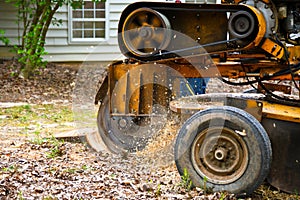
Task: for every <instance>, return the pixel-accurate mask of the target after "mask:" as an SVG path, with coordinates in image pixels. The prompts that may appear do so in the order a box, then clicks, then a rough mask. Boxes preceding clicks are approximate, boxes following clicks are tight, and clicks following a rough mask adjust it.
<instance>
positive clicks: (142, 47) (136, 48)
mask: <svg viewBox="0 0 300 200" xmlns="http://www.w3.org/2000/svg"><path fill="white" fill-rule="evenodd" d="M170 28H171V26H170V22H169V20H168V19H167V18H166V17H165V16H164V15H163V14H161V13H159V12H158V11H155V10H153V9H150V8H139V9H137V10H135V11H134V12H132V13H131V14H130V15H129V16H128V17H127V18H126V20H125V22H124V24H123V29H122V36H121V37H122V40H121V41H122V42H123V44H124V45H125V46H126V48H127V50H128V52H126V53H128V54H129V55H132V56H134V57H139V58H148V57H150V56H151V55H154V54H157V53H158V52H159V51H160V50H162V49H165V48H167V46H168V44H169V42H170V38H171V34H170V33H171V32H170V31H169V29H170Z"/></svg>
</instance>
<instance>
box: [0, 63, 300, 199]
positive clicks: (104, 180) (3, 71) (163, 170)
mask: <svg viewBox="0 0 300 200" xmlns="http://www.w3.org/2000/svg"><path fill="white" fill-rule="evenodd" d="M76 66H77V67H75V68H72V67H70V66H66V65H60V64H53V63H50V64H48V65H47V67H46V68H44V69H40V70H39V74H38V75H36V76H34V77H33V78H32V79H29V80H26V79H24V78H22V76H21V75H20V74H19V70H18V65H17V64H16V63H15V62H13V61H5V62H2V64H0V104H1V103H2V105H3V103H8V102H10V103H25V105H27V104H45V103H48V104H60V105H65V106H67V107H69V108H70V109H72V103H74V102H73V95H74V88H75V84H76V82H77V81H78V80H76V75H77V74H78V70H79V68H78V65H76ZM104 71H105V70H104V69H100V73H101V72H104ZM100 79H101V77H95V81H96V80H100ZM82 81H84V80H82ZM218 88H220V86H218V84H216V83H210V87H209V90H211V91H213V90H216V89H218ZM228 88H229V89H228V90H229V91H230V90H232V89H231V88H230V87H228ZM5 105H7V104H5ZM41 112H42V111H41ZM55 112H58V110H55V108H54V109H53V113H55ZM0 120H5V118H4V119H0ZM8 126H9V125H8ZM74 128H75V127H74ZM177 129H178V125H177V124H176V123H173V122H169V123H168V124H166V127H165V129H164V130H161V134H160V138H159V139H158V140H154V141H153V142H152V143H151V144H150V145H149V146H148V147H147V148H146V149H145V150H143V151H142V152H138V153H136V154H122V155H115V154H110V153H107V152H96V151H94V150H93V149H91V148H89V147H88V145H87V144H86V143H84V141H83V140H76V141H73V142H69V141H60V140H57V139H55V138H52V139H48V140H43V139H41V138H38V140H35V141H32V138H31V139H29V137H25V136H24V135H23V136H22V134H20V133H19V130H15V129H13V127H11V129H10V131H3V130H4V129H1V130H2V131H0V135H1V137H0V139H1V141H0V146H1V151H0V199H223V200H225V199H227V200H229V199H249V200H250V199H297V198H298V195H288V194H285V193H283V192H280V191H278V190H277V189H275V188H273V187H272V186H270V185H268V184H267V183H265V184H264V185H262V186H261V187H260V188H258V189H257V190H256V191H255V192H254V194H253V195H252V196H249V197H244V198H239V197H237V196H235V195H233V194H228V193H226V192H216V193H207V191H205V190H203V189H201V188H194V189H192V190H188V189H187V188H186V187H184V184H183V183H182V180H181V177H180V176H179V174H178V172H177V170H176V166H175V164H174V161H173V151H172V150H173V142H174V137H175V135H176V130H177ZM34 131H35V130H32V132H34ZM41 131H43V129H41ZM35 139H37V138H36V137H35ZM161 141H167V142H164V143H161Z"/></svg>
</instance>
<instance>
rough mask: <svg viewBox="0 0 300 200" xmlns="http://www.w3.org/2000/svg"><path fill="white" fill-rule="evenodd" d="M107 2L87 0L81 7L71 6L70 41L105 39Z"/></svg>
mask: <svg viewBox="0 0 300 200" xmlns="http://www.w3.org/2000/svg"><path fill="white" fill-rule="evenodd" d="M106 7H107V6H106V3H105V2H98V3H95V2H92V1H88V0H85V2H84V5H83V6H82V7H81V8H77V9H72V8H70V12H69V13H70V21H69V22H70V41H71V42H96V41H103V40H105V39H106V37H107V33H106V28H105V27H106V21H105V19H106Z"/></svg>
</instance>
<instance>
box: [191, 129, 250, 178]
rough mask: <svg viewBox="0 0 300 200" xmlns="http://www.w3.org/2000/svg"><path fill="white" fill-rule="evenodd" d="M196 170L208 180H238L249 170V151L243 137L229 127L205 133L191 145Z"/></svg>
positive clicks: (208, 130)
mask: <svg viewBox="0 0 300 200" xmlns="http://www.w3.org/2000/svg"><path fill="white" fill-rule="evenodd" d="M192 162H193V165H194V167H195V169H196V171H197V172H198V173H199V174H200V175H201V176H202V177H206V178H207V179H208V180H209V181H211V182H213V183H217V184H226V183H229V182H232V181H235V180H237V179H238V178H239V177H241V176H242V175H243V173H244V171H245V170H246V167H247V163H248V150H247V147H246V144H245V143H244V141H243V140H242V138H241V136H239V135H238V134H236V133H234V131H232V130H229V129H226V128H213V129H212V130H211V129H207V130H205V131H203V132H202V133H201V134H199V135H198V136H197V138H196V139H195V140H194V143H193V145H192Z"/></svg>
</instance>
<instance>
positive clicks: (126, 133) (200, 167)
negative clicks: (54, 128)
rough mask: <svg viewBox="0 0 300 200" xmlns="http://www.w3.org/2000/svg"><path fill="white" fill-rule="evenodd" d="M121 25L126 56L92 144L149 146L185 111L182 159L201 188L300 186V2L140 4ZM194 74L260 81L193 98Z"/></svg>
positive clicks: (108, 87)
mask: <svg viewBox="0 0 300 200" xmlns="http://www.w3.org/2000/svg"><path fill="white" fill-rule="evenodd" d="M118 33H119V35H118V43H119V47H120V50H121V52H122V54H123V55H124V57H125V59H124V60H122V61H116V62H114V63H112V64H111V65H110V66H109V67H108V70H107V76H106V77H105V79H104V80H103V83H102V85H101V87H100V89H99V91H98V93H97V95H96V98H95V102H96V103H97V104H98V103H100V107H99V112H98V121H97V123H98V130H99V133H98V134H97V135H96V136H93V137H91V138H87V139H88V142H89V143H90V144H91V146H93V147H94V148H96V149H97V145H98V144H100V142H99V141H100V140H102V141H103V142H104V143H105V145H106V146H107V147H108V148H109V149H110V150H111V151H112V152H115V153H118V152H122V151H126V152H135V151H138V150H141V149H143V148H144V147H145V146H146V145H147V142H148V140H149V139H150V138H151V137H152V136H153V135H154V134H156V132H157V130H158V129H159V128H161V127H162V126H164V124H165V123H166V121H165V119H167V118H168V115H170V113H174V112H175V113H178V114H180V116H181V119H182V120H183V123H182V125H181V128H180V130H178V135H177V137H176V142H175V146H174V151H175V152H174V156H175V163H176V166H177V169H178V171H179V173H180V174H181V175H182V174H183V172H184V171H185V170H187V171H188V173H189V176H190V178H191V180H192V183H193V185H194V186H197V187H202V186H203V185H204V184H206V187H207V188H211V189H212V190H213V191H229V192H232V193H237V194H251V193H252V192H253V191H254V190H255V189H256V188H257V187H258V186H259V185H261V184H262V183H263V182H264V181H265V180H266V181H268V182H269V183H270V184H271V185H273V186H274V187H276V188H278V189H280V190H283V191H286V192H290V193H297V192H300V100H299V78H300V2H299V0H222V2H220V3H218V4H217V3H215V4H208V3H206V4H205V3H180V2H176V3H170V2H136V3H133V4H130V5H129V6H127V7H126V8H125V9H124V11H123V12H122V15H121V17H120V21H119V26H118ZM189 78H199V79H203V78H211V79H212V78H214V79H215V78H218V79H220V80H222V81H224V82H225V83H226V84H232V85H234V86H237V85H249V86H252V87H253V89H252V90H251V91H246V92H244V91H241V92H240V93H226V92H221V93H212V92H208V93H206V94H199V95H191V96H184V95H182V91H191V94H192V88H193V87H194V86H192V87H191V85H188V83H187V82H186V81H185V80H188V79H189Z"/></svg>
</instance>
